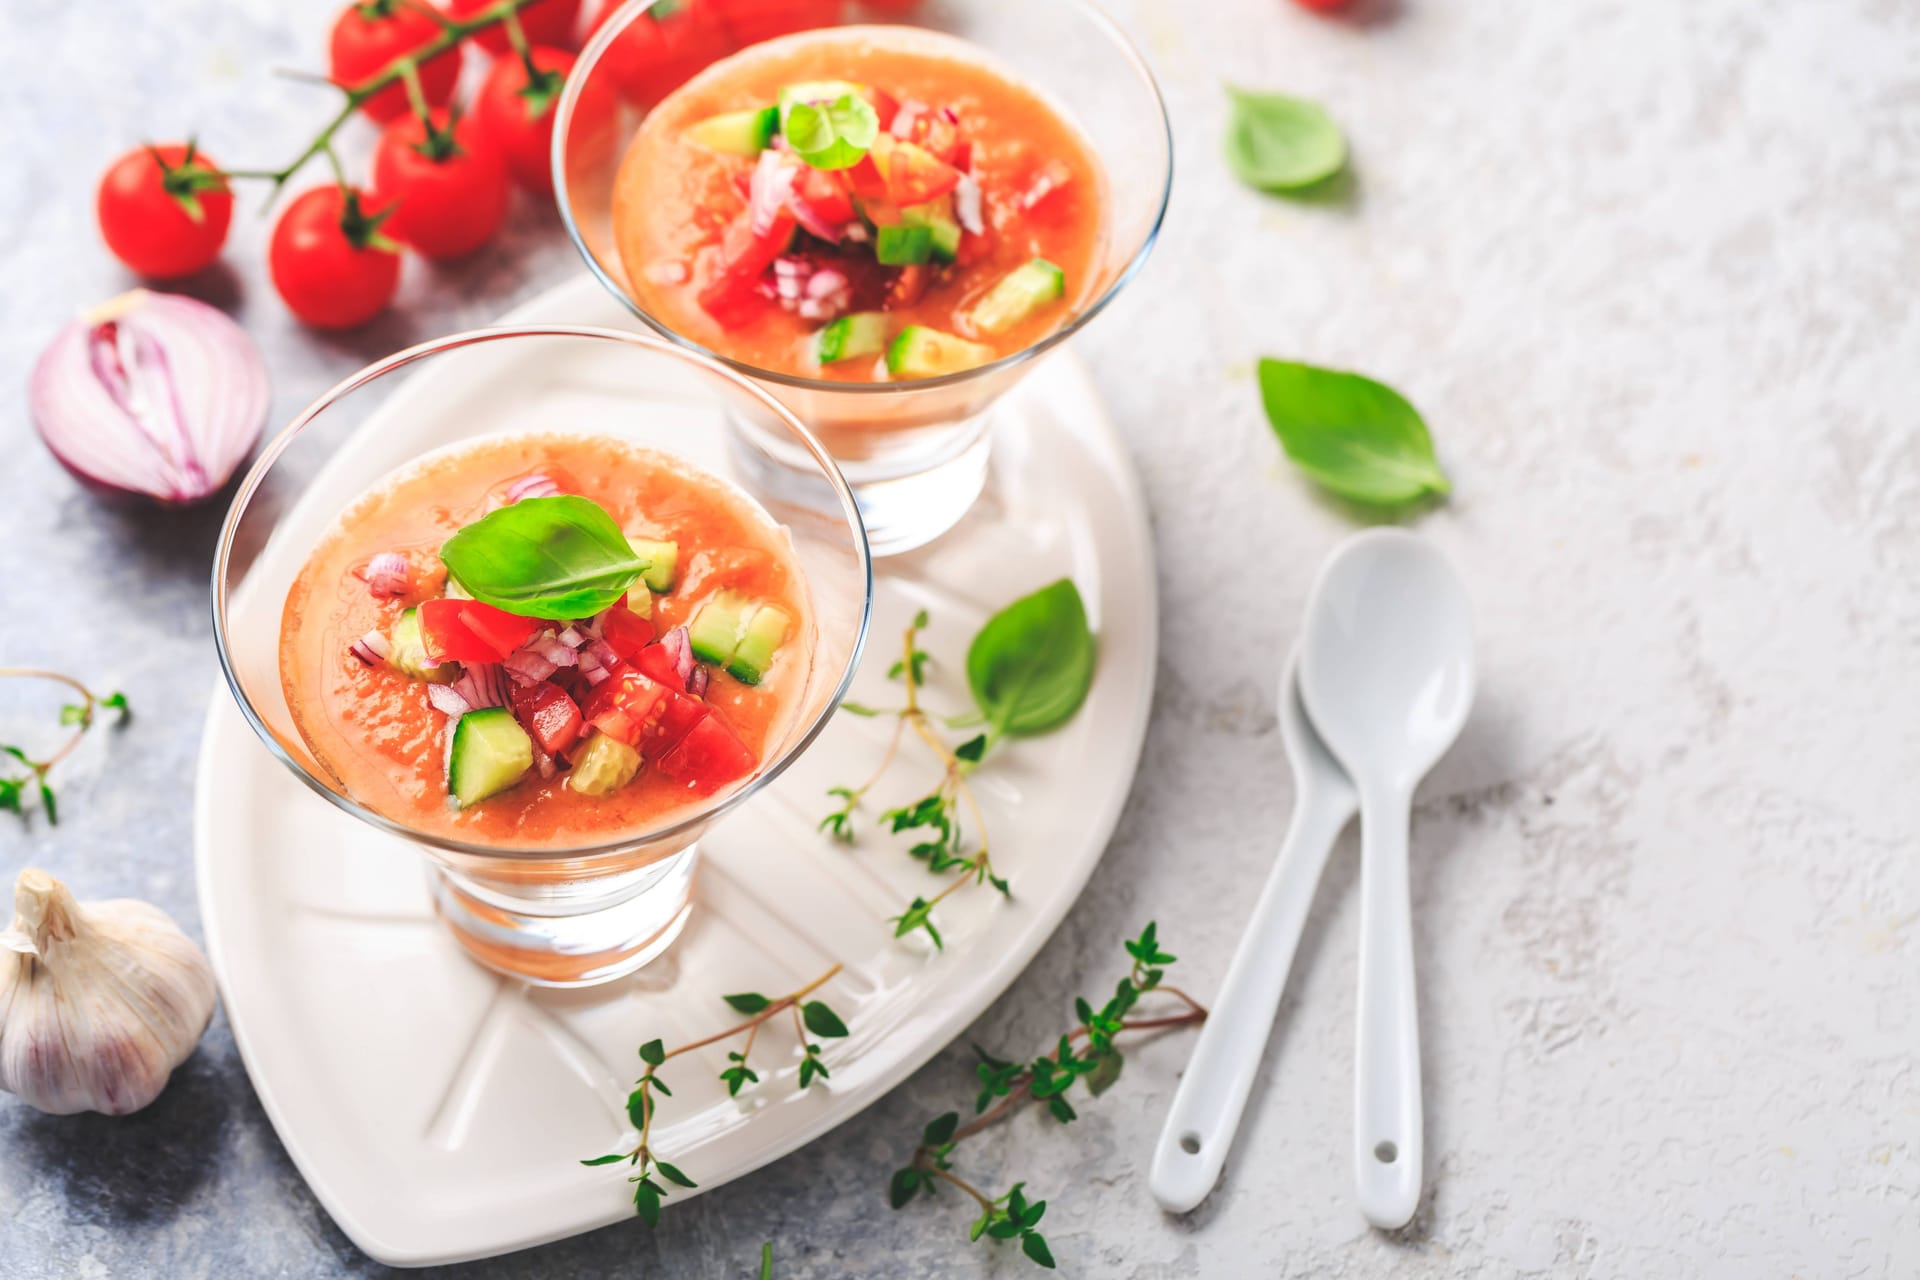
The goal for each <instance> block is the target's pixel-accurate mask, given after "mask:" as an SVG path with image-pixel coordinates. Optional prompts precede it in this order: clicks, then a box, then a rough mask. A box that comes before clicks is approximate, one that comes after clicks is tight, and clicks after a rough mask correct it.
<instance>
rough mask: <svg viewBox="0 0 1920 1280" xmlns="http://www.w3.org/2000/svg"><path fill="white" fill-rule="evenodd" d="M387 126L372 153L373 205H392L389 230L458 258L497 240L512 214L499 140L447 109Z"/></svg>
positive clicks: (428, 251)
mask: <svg viewBox="0 0 1920 1280" xmlns="http://www.w3.org/2000/svg"><path fill="white" fill-rule="evenodd" d="M432 119H433V128H432V129H431V130H429V129H428V128H427V124H426V122H425V121H423V120H421V119H420V117H419V116H411V115H410V116H403V117H401V118H400V119H398V120H395V121H394V122H393V123H392V124H390V125H388V126H387V127H386V129H385V131H384V132H382V133H381V135H380V145H379V146H378V147H377V148H375V150H374V153H373V190H374V196H373V199H374V203H375V204H377V205H380V206H382V207H389V208H391V209H392V211H393V212H392V215H391V216H390V217H389V218H388V219H387V223H386V229H387V231H388V232H390V233H391V234H392V235H393V237H394V238H395V239H396V240H400V241H402V242H404V243H406V244H408V245H411V246H412V247H413V248H415V249H418V250H419V251H420V252H421V253H423V254H425V255H426V256H427V257H429V258H459V257H463V256H465V255H466V254H469V253H472V252H473V251H474V250H475V249H478V248H479V247H480V246H481V245H483V244H485V243H486V242H487V241H489V240H491V239H493V234H494V232H496V231H498V230H499V229H500V223H501V221H502V220H503V219H504V218H505V217H506V216H507V197H508V196H509V195H510V194H511V193H512V188H511V187H509V186H508V184H507V162H506V161H505V160H503V159H501V157H500V152H499V150H498V149H497V148H496V147H495V146H494V145H493V140H492V139H491V138H488V137H487V136H486V135H485V134H483V133H482V132H481V131H480V129H479V127H478V126H477V125H475V124H474V122H473V121H472V120H470V119H467V118H466V117H464V116H463V117H461V118H460V119H458V120H452V121H451V123H449V120H450V117H449V115H448V113H447V110H446V108H444V107H437V108H435V109H434V111H433V113H432Z"/></svg>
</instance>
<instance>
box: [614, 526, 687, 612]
mask: <svg viewBox="0 0 1920 1280" xmlns="http://www.w3.org/2000/svg"><path fill="white" fill-rule="evenodd" d="M627 545H628V546H630V547H632V548H633V554H635V555H637V556H639V557H640V558H641V559H642V560H645V561H646V562H647V571H646V572H645V573H643V574H641V575H640V581H642V582H644V583H646V584H647V590H649V591H658V592H661V593H663V594H664V593H665V592H668V591H671V590H673V574H674V570H675V569H677V568H679V566H680V544H679V543H677V542H662V541H660V540H658V539H655V538H636V537H633V536H632V535H628V537H627ZM629 603H631V602H629Z"/></svg>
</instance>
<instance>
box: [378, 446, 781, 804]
mask: <svg viewBox="0 0 1920 1280" xmlns="http://www.w3.org/2000/svg"><path fill="white" fill-rule="evenodd" d="M506 498H507V502H508V505H506V506H503V507H501V508H499V509H498V510H495V511H493V512H491V513H490V514H488V515H486V516H484V517H482V518H481V519H480V520H477V521H475V522H474V523H472V524H470V525H467V526H466V527H464V528H462V529H461V530H459V531H458V532H457V533H455V534H454V535H453V536H452V537H451V538H449V539H448V540H447V541H446V543H445V545H444V546H442V547H441V549H440V558H441V559H442V560H443V561H444V562H445V563H446V566H447V570H448V577H447V594H446V595H444V596H441V597H439V598H435V599H426V600H422V601H421V602H420V603H419V604H418V605H416V606H414V607H413V608H409V609H407V610H406V611H405V612H403V613H402V614H401V615H400V618H399V621H398V622H397V623H395V624H394V626H393V627H392V628H391V629H389V630H387V631H379V630H374V631H369V632H368V633H367V634H365V635H363V636H362V637H360V639H358V640H356V641H355V642H354V643H353V645H352V653H353V656H354V657H355V658H358V659H359V660H360V661H361V662H362V663H364V664H366V665H367V666H368V667H379V666H383V665H384V666H387V667H391V668H393V669H394V670H397V671H399V672H401V673H403V674H405V675H407V676H410V677H412V678H414V679H416V680H418V681H421V682H422V683H423V684H424V685H425V696H426V698H427V699H428V700H429V701H430V702H431V703H432V705H433V707H434V708H435V709H436V710H438V711H440V712H442V713H443V714H445V715H446V716H447V717H448V719H449V721H451V728H450V732H449V743H450V750H449V754H448V758H447V793H448V795H449V796H450V797H451V798H452V801H453V803H454V804H455V805H457V806H458V807H460V808H466V807H468V806H471V805H475V804H479V803H480V802H482V801H484V800H487V799H490V798H492V797H494V796H497V795H500V794H501V793H503V792H505V791H508V790H510V789H512V788H513V787H515V786H517V785H518V784H519V783H520V782H521V781H522V780H523V779H526V778H528V777H529V776H530V775H536V774H537V775H538V776H539V777H540V778H541V779H544V780H552V779H555V778H557V777H560V776H561V775H563V774H564V775H565V782H564V785H565V786H566V787H567V788H568V789H569V790H572V791H575V792H578V793H580V794H583V795H589V796H606V795H610V794H612V793H613V792H615V791H618V790H619V789H620V788H622V787H624V786H626V785H627V784H628V783H630V782H632V781H633V780H634V778H636V777H637V776H639V775H640V772H641V770H642V768H643V767H644V768H650V769H653V770H656V771H658V772H659V774H660V775H661V776H663V777H665V778H668V779H670V780H672V781H673V782H675V783H677V784H680V785H682V786H684V787H686V788H687V789H689V790H691V791H693V792H696V793H701V794H705V793H708V792H711V791H713V790H715V789H717V788H719V787H723V786H725V785H727V784H728V783H731V782H735V781H737V780H739V779H741V778H744V777H746V776H747V775H748V774H750V773H751V772H752V771H753V770H754V768H755V766H756V765H757V764H758V758H757V757H756V755H755V753H754V752H753V751H752V750H751V749H749V748H748V746H747V745H746V744H745V743H744V742H742V741H741V740H740V738H739V737H737V736H736V735H735V734H734V732H733V731H732V729H730V728H729V727H728V726H727V724H726V723H725V722H724V721H723V720H722V719H721V717H720V716H719V715H717V714H715V712H714V711H713V709H712V708H711V707H710V706H709V704H708V702H707V700H706V695H707V693H708V689H709V686H710V685H711V684H712V682H713V681H714V680H715V679H716V678H717V674H718V673H720V672H724V673H726V675H727V676H728V677H730V678H731V679H733V680H736V681H738V682H739V683H741V684H745V685H757V684H759V683H760V682H761V680H762V679H763V678H764V677H765V676H766V674H767V672H768V669H769V668H770V667H771V665H772V664H773V662H774V658H775V654H776V651H777V650H779V648H780V647H781V646H782V644H783V643H784V642H785V641H787V639H788V638H789V637H790V636H791V635H792V634H793V633H794V630H795V619H793V618H792V617H791V616H789V614H788V613H787V611H786V610H785V609H782V608H780V607H779V606H778V605H774V604H771V603H767V602H764V601H760V600H755V599H752V598H749V597H747V596H746V595H743V594H741V593H739V592H735V591H729V590H720V591H715V592H713V593H712V594H711V595H710V596H709V597H708V598H707V599H705V600H704V601H702V602H701V603H700V604H699V606H698V608H697V610H696V611H695V612H694V613H693V615H692V619H691V622H690V623H689V625H686V626H680V627H675V628H673V629H671V630H669V631H667V632H666V633H665V634H664V635H656V634H655V628H654V624H653V621H652V617H653V597H654V596H655V594H666V593H668V592H671V591H673V590H674V588H675V585H676V584H675V576H676V569H677V567H678V561H679V556H680V548H679V546H678V544H676V543H674V542H670V541H655V540H648V539H630V538H629V537H628V536H627V535H626V534H624V533H622V532H621V530H620V527H619V526H618V525H617V524H616V523H615V522H614V520H613V517H612V516H610V515H608V514H607V512H606V510H605V509H604V508H602V507H600V506H599V505H598V504H596V503H594V502H591V501H589V500H587V499H586V498H582V497H578V496H575V495H573V494H567V493H563V492H561V491H560V488H559V486H558V485H557V484H556V483H555V482H554V481H553V479H552V478H551V477H549V476H547V475H544V474H533V475H528V476H523V477H522V478H521V479H519V480H518V481H516V482H514V484H513V485H512V486H510V487H509V488H508V490H507V492H506ZM361 576H362V577H364V579H365V581H366V587H367V590H368V591H369V592H371V593H372V594H373V595H374V596H375V597H376V598H380V599H395V598H398V597H402V596H407V595H410V594H412V593H413V592H414V590H415V582H416V577H415V569H414V566H413V564H412V562H411V561H410V560H409V559H408V557H406V556H405V555H402V554H399V553H397V552H383V553H381V554H379V555H376V556H374V557H373V558H372V560H370V561H369V562H368V563H367V564H366V566H365V568H364V570H363V571H362V575H361Z"/></svg>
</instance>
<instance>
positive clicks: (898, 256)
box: [873, 222, 933, 267]
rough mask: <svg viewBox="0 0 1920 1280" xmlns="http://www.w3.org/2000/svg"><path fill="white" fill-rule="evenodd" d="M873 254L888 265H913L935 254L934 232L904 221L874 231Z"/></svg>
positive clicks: (882, 263)
mask: <svg viewBox="0 0 1920 1280" xmlns="http://www.w3.org/2000/svg"><path fill="white" fill-rule="evenodd" d="M873 256H874V257H876V258H878V259H880V264H881V265H882V266H886V267H911V266H915V265H917V264H919V263H922V262H925V261H926V260H927V259H928V258H930V257H932V256H933V232H932V231H930V230H928V229H927V228H926V227H915V226H909V225H907V224H906V223H904V222H897V223H894V224H893V225H892V226H886V227H881V228H880V229H879V230H878V231H877V232H875V233H874V239H873Z"/></svg>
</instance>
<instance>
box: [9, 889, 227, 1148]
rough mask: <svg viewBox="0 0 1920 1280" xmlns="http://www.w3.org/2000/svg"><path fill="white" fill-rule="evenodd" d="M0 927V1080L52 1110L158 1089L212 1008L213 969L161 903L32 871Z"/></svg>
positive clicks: (96, 1106)
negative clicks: (85, 897) (103, 896)
mask: <svg viewBox="0 0 1920 1280" xmlns="http://www.w3.org/2000/svg"><path fill="white" fill-rule="evenodd" d="M13 905H14V913H15V914H14V918H13V928H12V930H10V931H8V932H4V933H0V1089H4V1090H6V1091H7V1092H8V1093H17V1094H19V1095H20V1097H21V1098H22V1099H23V1100H24V1101H26V1102H27V1103H28V1104H29V1105H31V1106H35V1107H38V1108H39V1109H40V1110H42V1111H47V1112H51V1113H52V1114H54V1115H72V1114H73V1113H74V1112H76V1111H100V1112H104V1113H106V1114H107V1115H110V1116H123V1115H126V1114H128V1113H129V1112H133V1111H138V1110H140V1108H142V1107H144V1106H146V1105H147V1104H148V1103H149V1102H152V1101H153V1100H154V1099H155V1098H157V1097H159V1096H160V1090H162V1089H164V1088H165V1087H166V1084H167V1078H168V1077H169V1076H171V1075H172V1074H173V1069H174V1068H175V1067H177V1066H179V1065H180V1064H181V1063H182V1062H185V1061H186V1060H187V1057H188V1056H189V1055H190V1054H192V1053H193V1049H194V1046H195V1045H197V1044H198V1043H200V1035H201V1033H202V1032H204V1031H205V1030H206V1029H207V1023H208V1022H210V1021H211V1020H212V1018H213V970H212V968H211V967H210V966H209V965H208V964H207V958H206V956H205V955H203V954H202V953H201V951H200V948H199V947H197V946H195V945H194V944H193V940H192V939H190V938H188V937H187V935H186V934H184V933H182V932H180V928H179V926H178V925H176V924H174V922H173V921H172V919H171V918H169V917H168V915H167V913H166V912H164V911H162V910H160V908H158V907H155V906H152V905H151V904H149V903H145V902H135V901H133V900H132V899H129V898H117V899H114V900H113V901H111V902H91V903H86V904H84V905H83V904H81V903H79V902H76V901H74V897H73V893H72V891H71V890H69V889H68V888H67V886H66V885H64V884H61V883H60V882H59V881H58V880H55V879H54V878H53V877H52V876H50V875H48V874H47V873H46V872H44V871H34V870H27V871H22V872H21V873H20V878H19V880H17V881H16V882H15V883H14V888H13Z"/></svg>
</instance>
